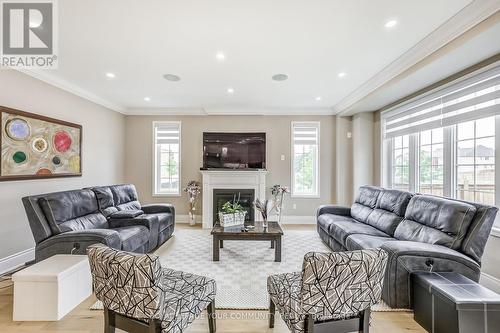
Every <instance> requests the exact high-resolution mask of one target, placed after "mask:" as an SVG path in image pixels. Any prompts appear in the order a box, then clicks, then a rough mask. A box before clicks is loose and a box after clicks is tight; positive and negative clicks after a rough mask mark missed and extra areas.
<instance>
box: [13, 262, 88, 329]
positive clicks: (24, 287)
mask: <svg viewBox="0 0 500 333" xmlns="http://www.w3.org/2000/svg"><path fill="white" fill-rule="evenodd" d="M12 281H13V282H14V311H13V320H14V321H54V320H59V319H61V318H62V317H64V316H65V315H66V314H67V313H68V312H70V311H71V310H73V309H74V308H75V307H76V306H77V305H78V304H80V303H81V302H82V301H84V300H85V299H86V298H87V297H89V296H90V295H91V294H92V277H91V275H90V266H89V261H88V258H87V256H85V255H66V254H61V255H55V256H53V257H50V258H48V259H46V260H44V261H41V262H39V263H36V264H34V265H33V266H30V267H28V268H26V269H23V270H22V271H19V272H17V273H15V274H13V275H12Z"/></svg>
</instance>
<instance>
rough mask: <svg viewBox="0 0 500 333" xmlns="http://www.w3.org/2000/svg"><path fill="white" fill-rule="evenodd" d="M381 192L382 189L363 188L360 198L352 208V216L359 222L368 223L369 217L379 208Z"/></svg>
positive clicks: (359, 193)
mask: <svg viewBox="0 0 500 333" xmlns="http://www.w3.org/2000/svg"><path fill="white" fill-rule="evenodd" d="M381 192H382V189H381V188H380V187H375V186H361V187H360V188H359V192H358V196H357V198H356V200H355V201H354V203H353V204H352V206H351V216H352V217H353V218H355V219H356V220H357V221H359V222H363V223H366V222H367V219H368V216H369V215H370V214H371V212H372V211H373V210H374V209H375V207H376V206H377V199H378V196H379V194H380V193H381Z"/></svg>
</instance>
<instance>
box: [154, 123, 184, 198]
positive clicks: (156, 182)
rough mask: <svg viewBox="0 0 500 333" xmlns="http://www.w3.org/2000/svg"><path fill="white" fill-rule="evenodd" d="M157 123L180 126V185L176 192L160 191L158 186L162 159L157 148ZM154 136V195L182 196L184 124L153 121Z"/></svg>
mask: <svg viewBox="0 0 500 333" xmlns="http://www.w3.org/2000/svg"><path fill="white" fill-rule="evenodd" d="M157 124H176V125H178V127H179V186H178V188H177V191H176V192H171V193H166V192H159V191H158V190H157V187H158V171H159V169H160V168H159V163H160V159H159V157H158V151H157V149H156V125H157ZM152 132H153V133H152V137H153V140H152V141H153V149H152V154H153V155H152V157H153V163H152V195H153V197H180V196H181V194H182V192H181V182H182V174H181V171H182V157H181V154H182V124H181V122H180V121H153V123H152Z"/></svg>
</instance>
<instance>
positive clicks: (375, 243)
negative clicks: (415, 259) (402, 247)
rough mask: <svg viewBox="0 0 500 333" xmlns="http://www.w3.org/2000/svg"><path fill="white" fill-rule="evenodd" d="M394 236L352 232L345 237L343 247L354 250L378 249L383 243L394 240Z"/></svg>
mask: <svg viewBox="0 0 500 333" xmlns="http://www.w3.org/2000/svg"><path fill="white" fill-rule="evenodd" d="M396 240H397V239H395V238H388V237H380V236H372V235H363V234H354V235H350V236H349V237H347V239H346V241H345V245H346V246H345V247H346V248H347V250H349V251H355V250H365V249H378V248H380V247H381V246H382V245H383V244H384V243H386V242H391V241H396Z"/></svg>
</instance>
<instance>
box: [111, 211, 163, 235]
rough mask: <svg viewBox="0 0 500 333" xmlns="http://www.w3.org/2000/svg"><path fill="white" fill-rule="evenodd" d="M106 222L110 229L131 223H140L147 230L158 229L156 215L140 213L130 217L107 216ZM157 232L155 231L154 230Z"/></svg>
mask: <svg viewBox="0 0 500 333" xmlns="http://www.w3.org/2000/svg"><path fill="white" fill-rule="evenodd" d="M108 224H109V228H110V229H114V228H122V227H130V226H132V225H142V226H145V227H147V228H148V229H149V230H153V231H155V230H156V229H158V217H156V216H154V215H141V216H137V217H131V218H113V217H111V218H109V219H108ZM156 232H157V231H156Z"/></svg>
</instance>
